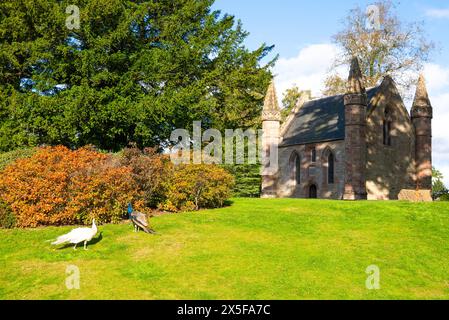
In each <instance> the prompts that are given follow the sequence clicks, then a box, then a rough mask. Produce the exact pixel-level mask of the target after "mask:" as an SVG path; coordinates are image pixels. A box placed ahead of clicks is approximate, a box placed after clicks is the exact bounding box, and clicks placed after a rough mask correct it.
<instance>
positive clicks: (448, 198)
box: [439, 193, 449, 201]
mask: <svg viewBox="0 0 449 320" xmlns="http://www.w3.org/2000/svg"><path fill="white" fill-rule="evenodd" d="M439 200H440V201H449V193H446V194H443V195H442V196H441V197H439Z"/></svg>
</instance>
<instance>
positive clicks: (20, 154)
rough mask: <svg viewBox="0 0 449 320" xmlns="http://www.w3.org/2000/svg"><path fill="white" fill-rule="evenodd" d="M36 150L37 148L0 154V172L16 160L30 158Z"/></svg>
mask: <svg viewBox="0 0 449 320" xmlns="http://www.w3.org/2000/svg"><path fill="white" fill-rule="evenodd" d="M36 150H37V148H24V149H17V150H13V151H8V152H2V153H0V171H2V170H3V169H4V168H6V166H8V165H9V164H11V163H13V162H14V161H16V160H17V159H22V158H29V157H31V156H32V155H33V154H34V153H35V152H36Z"/></svg>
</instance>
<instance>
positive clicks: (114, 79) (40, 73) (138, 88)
mask: <svg viewBox="0 0 449 320" xmlns="http://www.w3.org/2000/svg"><path fill="white" fill-rule="evenodd" d="M213 2H214V1H213V0H177V1H173V0H149V1H143V0H140V1H139V0H137V1H130V0H69V1H67V0H60V1H57V0H3V1H2V2H1V3H0V46H1V47H0V150H10V149H14V148H17V147H21V146H28V145H36V144H65V145H67V146H70V147H79V146H82V145H85V144H94V145H96V146H98V147H100V148H102V149H108V150H117V149H120V148H122V147H123V146H126V145H127V144H128V143H129V142H136V143H137V144H138V145H140V146H156V145H160V144H163V143H165V142H166V141H167V139H168V137H169V136H170V132H171V131H172V130H173V129H174V128H190V127H191V125H192V122H193V121H194V120H201V121H202V122H203V125H204V126H207V127H214V128H217V129H224V128H235V127H241V128H247V127H251V126H255V125H257V124H258V121H259V115H260V112H261V108H262V102H263V96H264V93H265V90H266V87H267V85H268V83H269V81H270V79H271V73H270V71H269V68H270V67H271V66H272V64H273V63H274V59H273V60H272V61H271V62H269V63H267V64H266V65H261V60H262V59H263V58H264V57H265V56H266V55H267V54H269V53H270V51H271V50H272V47H270V46H266V45H265V44H263V45H261V46H260V48H259V49H257V50H255V51H250V50H248V49H247V48H245V46H244V44H243V41H244V39H245V38H246V36H247V33H246V32H245V31H244V30H243V29H242V26H241V23H240V22H236V21H235V19H234V17H233V16H230V15H226V14H221V13H220V12H219V11H212V9H211V6H212V4H213ZM69 5H76V6H78V7H79V9H80V25H79V29H71V28H67V26H66V19H67V17H68V16H69V15H68V14H67V13H66V8H67V7H68V6H69Z"/></svg>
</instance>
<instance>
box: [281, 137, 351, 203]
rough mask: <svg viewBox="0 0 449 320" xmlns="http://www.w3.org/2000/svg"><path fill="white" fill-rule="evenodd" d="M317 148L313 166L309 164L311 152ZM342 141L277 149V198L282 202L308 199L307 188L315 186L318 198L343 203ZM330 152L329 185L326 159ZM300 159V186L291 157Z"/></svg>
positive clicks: (343, 167)
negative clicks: (341, 200)
mask: <svg viewBox="0 0 449 320" xmlns="http://www.w3.org/2000/svg"><path fill="white" fill-rule="evenodd" d="M313 148H316V162H315V163H312V149H313ZM344 150H345V144H344V141H331V142H323V143H317V144H307V145H297V146H288V147H281V148H279V172H278V179H277V196H278V197H281V198H288V197H291V198H309V187H310V186H311V185H312V184H315V185H316V187H317V191H318V198H321V199H337V200H339V199H342V198H343V193H344V170H345V161H344V152H345V151H344ZM329 152H332V153H333V155H334V158H335V162H334V163H335V167H334V173H335V174H334V177H335V181H334V183H333V184H329V183H328V179H327V177H328V176H327V173H328V167H327V159H328V155H329ZM295 153H296V154H298V155H299V156H300V158H301V184H299V185H298V184H297V183H296V178H295V176H294V172H295V171H294V168H293V166H294V165H295V164H294V161H293V158H294V155H295Z"/></svg>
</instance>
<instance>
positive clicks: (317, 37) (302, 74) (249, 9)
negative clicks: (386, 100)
mask: <svg viewBox="0 0 449 320" xmlns="http://www.w3.org/2000/svg"><path fill="white" fill-rule="evenodd" d="M373 2H374V1H355V0H342V1H330V0H314V1H301V0H277V1H273V0H271V1H268V0H216V3H215V5H214V8H215V9H220V10H221V11H222V12H223V13H229V14H232V15H234V16H236V17H237V18H238V19H240V20H241V21H242V23H243V27H244V29H245V30H247V31H248V32H250V35H249V37H248V39H247V41H246V45H247V46H248V47H249V48H251V49H255V48H257V47H258V46H259V45H260V44H262V43H267V44H268V45H275V49H274V52H273V54H272V57H274V56H275V55H276V54H279V56H280V58H279V60H278V62H277V64H276V67H275V69H274V74H275V75H276V77H275V83H276V86H277V93H278V99H279V100H281V98H282V93H283V92H284V91H285V89H287V88H289V87H292V86H293V85H298V86H299V87H300V88H301V89H311V90H312V92H313V93H314V95H315V96H318V95H320V93H321V90H322V84H323V82H324V79H325V76H326V74H327V72H328V70H329V68H330V66H331V64H332V61H333V59H334V58H335V55H337V54H338V48H337V47H336V46H335V45H334V44H332V41H331V37H332V35H334V34H335V33H336V32H338V31H339V30H340V29H341V23H342V19H343V18H345V17H346V15H347V13H348V11H349V10H350V9H351V8H354V7H355V6H357V5H359V6H360V7H362V8H366V7H368V6H369V5H371V4H373ZM396 11H397V13H398V15H399V17H400V19H401V20H402V21H403V22H414V21H424V23H425V24H424V29H425V32H426V34H427V36H428V37H429V39H431V40H432V41H434V42H435V43H436V44H437V46H438V48H439V49H438V51H436V52H434V54H433V55H432V56H431V61H430V62H429V63H427V64H426V65H425V68H424V75H425V77H426V80H427V87H428V90H429V95H430V99H431V102H432V105H433V108H434V119H433V160H434V165H435V166H436V167H437V168H438V169H440V170H441V171H443V173H444V175H445V183H446V186H448V187H449V130H448V129H447V127H448V124H449V0H444V1H441V0H439V1H438V0H430V1H424V0H409V1H405V0H404V1H402V2H400V3H398V5H397V9H396ZM340 71H341V72H344V73H346V72H347V70H340ZM342 75H343V74H342ZM417 76H418V75H417ZM406 107H407V108H410V107H411V102H410V101H408V102H406Z"/></svg>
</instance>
